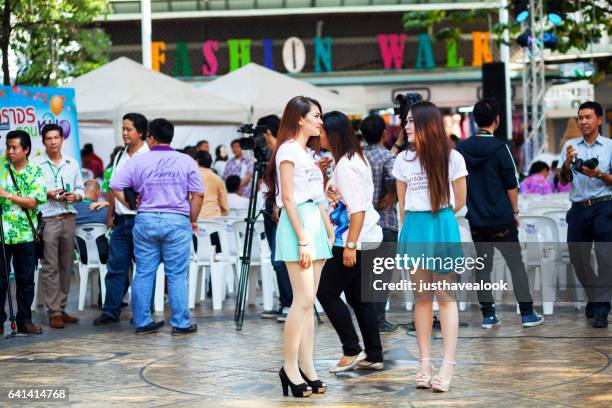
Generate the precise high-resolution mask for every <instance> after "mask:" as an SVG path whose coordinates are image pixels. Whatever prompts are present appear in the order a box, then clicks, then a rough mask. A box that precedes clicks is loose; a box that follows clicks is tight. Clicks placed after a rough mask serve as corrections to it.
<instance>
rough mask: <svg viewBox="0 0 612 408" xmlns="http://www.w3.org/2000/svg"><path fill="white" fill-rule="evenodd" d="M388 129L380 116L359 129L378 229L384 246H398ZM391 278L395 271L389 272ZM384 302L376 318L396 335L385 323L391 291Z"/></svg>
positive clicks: (383, 328)
mask: <svg viewBox="0 0 612 408" xmlns="http://www.w3.org/2000/svg"><path fill="white" fill-rule="evenodd" d="M386 128H387V125H386V124H385V121H384V119H383V118H382V117H380V116H379V115H370V116H368V117H366V118H365V119H364V120H363V121H362V122H361V126H360V130H361V134H362V135H363V137H364V139H365V141H366V143H367V144H368V145H367V146H366V148H365V149H364V151H363V154H364V155H365V157H366V159H367V160H368V163H370V169H371V170H372V181H373V182H374V197H373V204H374V208H375V209H376V210H377V211H378V214H379V215H380V220H379V222H378V223H379V225H380V226H381V227H382V230H383V242H397V232H398V229H399V228H398V218H397V193H396V191H395V177H393V175H392V174H391V171H392V170H393V162H394V161H395V156H394V155H393V154H392V153H391V152H390V151H389V150H387V149H386V148H385V146H384V145H383V136H384V135H385V129H386ZM385 273H386V274H389V275H391V274H392V273H393V271H386V272H385ZM382 279H383V281H384V282H390V281H391V279H392V276H383V277H382ZM382 297H384V301H381V302H376V303H375V304H376V315H377V317H378V328H379V330H380V331H381V332H394V331H396V330H397V326H396V325H394V324H392V323H389V322H388V321H387V320H386V315H385V307H386V305H387V300H388V298H389V291H386V292H385V293H384V296H381V298H382Z"/></svg>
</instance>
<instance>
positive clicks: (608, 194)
mask: <svg viewBox="0 0 612 408" xmlns="http://www.w3.org/2000/svg"><path fill="white" fill-rule="evenodd" d="M602 122H603V109H602V107H601V105H600V104H598V103H597V102H591V101H589V102H585V103H583V104H582V105H580V107H579V108H578V128H579V129H580V133H581V134H582V137H581V138H576V139H572V140H569V141H567V142H566V143H565V145H564V146H563V150H562V151H561V158H560V162H562V163H563V166H562V167H561V177H560V181H561V184H563V185H565V184H567V183H571V190H570V200H571V201H572V208H571V209H570V210H569V211H568V212H567V224H568V225H567V242H568V245H569V253H570V259H571V262H572V265H573V266H574V269H575V270H576V275H577V276H578V279H579V280H580V283H581V284H582V286H583V287H584V289H585V292H586V294H587V298H588V303H587V307H586V316H587V318H589V319H591V318H594V319H595V320H594V322H593V327H595V328H605V327H607V326H608V314H609V313H610V296H612V257H611V256H610V250H612V175H611V174H610V172H611V171H612V140H610V139H607V138H604V137H603V136H601V135H600V134H599V126H601V124H602ZM593 242H594V243H595V256H596V258H597V266H598V270H597V275H596V274H595V271H594V270H593V267H592V265H591V250H592V248H593Z"/></svg>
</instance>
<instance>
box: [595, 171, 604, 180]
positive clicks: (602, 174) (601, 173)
mask: <svg viewBox="0 0 612 408" xmlns="http://www.w3.org/2000/svg"><path fill="white" fill-rule="evenodd" d="M604 177H606V173H604V172H603V171H602V172H600V173H599V174H598V175H597V178H598V179H600V180H603V179H604Z"/></svg>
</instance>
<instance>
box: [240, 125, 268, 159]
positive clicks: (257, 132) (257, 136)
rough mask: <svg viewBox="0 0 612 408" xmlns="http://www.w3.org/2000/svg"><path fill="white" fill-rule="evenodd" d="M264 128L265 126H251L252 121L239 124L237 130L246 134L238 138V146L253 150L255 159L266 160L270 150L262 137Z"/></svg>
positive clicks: (264, 131)
mask: <svg viewBox="0 0 612 408" xmlns="http://www.w3.org/2000/svg"><path fill="white" fill-rule="evenodd" d="M266 130H267V128H266V127H265V126H253V124H252V123H246V124H244V125H242V126H240V128H238V131H237V132H238V133H242V134H243V135H248V136H245V137H241V138H240V148H241V149H242V150H253V153H254V154H255V158H256V159H257V160H261V161H267V160H268V156H269V155H270V151H269V150H268V146H267V145H266V139H265V137H264V134H265V133H266Z"/></svg>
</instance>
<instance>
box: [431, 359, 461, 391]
mask: <svg viewBox="0 0 612 408" xmlns="http://www.w3.org/2000/svg"><path fill="white" fill-rule="evenodd" d="M442 364H449V365H452V366H454V365H456V363H455V362H454V361H446V360H445V361H442ZM441 367H442V366H440V368H441ZM438 371H439V370H438ZM452 379H453V376H452V375H451V376H450V378H444V377H441V376H439V375H438V374H436V375H434V376H433V378H432V380H431V390H432V391H433V392H447V391H448V390H449V389H450V384H451V380H452Z"/></svg>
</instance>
